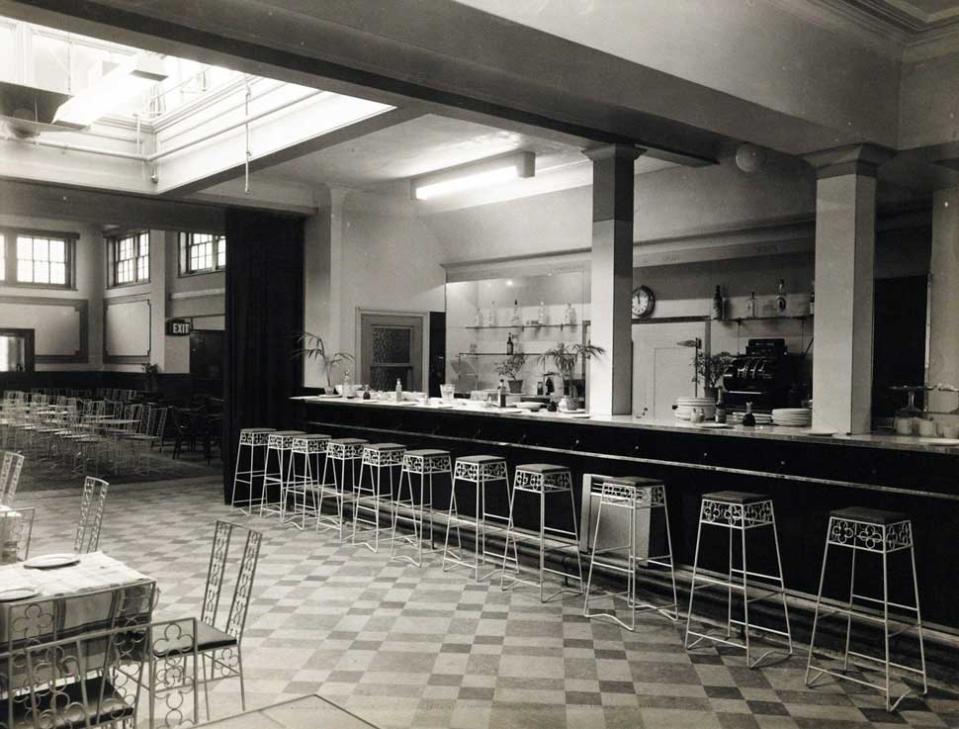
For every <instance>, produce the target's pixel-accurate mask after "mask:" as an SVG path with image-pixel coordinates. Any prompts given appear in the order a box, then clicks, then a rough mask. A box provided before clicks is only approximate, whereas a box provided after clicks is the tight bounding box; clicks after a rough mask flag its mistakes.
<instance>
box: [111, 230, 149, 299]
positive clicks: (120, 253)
mask: <svg viewBox="0 0 959 729" xmlns="http://www.w3.org/2000/svg"><path fill="white" fill-rule="evenodd" d="M110 249H111V252H112V257H113V285H114V286H121V285H123V284H131V283H140V282H143V281H149V280H150V234H149V233H147V232H145V231H144V232H142V233H133V234H132V235H128V236H126V237H124V238H113V239H111V240H110Z"/></svg>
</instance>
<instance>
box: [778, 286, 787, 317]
mask: <svg viewBox="0 0 959 729" xmlns="http://www.w3.org/2000/svg"><path fill="white" fill-rule="evenodd" d="M776 311H777V312H778V314H779V315H780V316H782V315H784V314H785V313H786V279H784V278H781V279H779V286H778V288H777V290H776Z"/></svg>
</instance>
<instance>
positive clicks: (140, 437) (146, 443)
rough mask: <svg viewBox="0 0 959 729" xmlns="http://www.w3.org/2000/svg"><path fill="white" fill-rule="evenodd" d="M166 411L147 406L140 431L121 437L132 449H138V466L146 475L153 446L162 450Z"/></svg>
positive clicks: (160, 406) (157, 407)
mask: <svg viewBox="0 0 959 729" xmlns="http://www.w3.org/2000/svg"><path fill="white" fill-rule="evenodd" d="M168 410H169V408H168V407H166V406H164V405H151V406H149V407H148V408H147V414H146V417H145V418H144V419H143V420H142V421H141V422H142V423H143V428H142V430H139V429H138V430H137V431H136V432H133V433H125V434H124V435H123V437H124V438H125V439H126V440H128V441H129V442H130V443H131V445H132V446H133V447H134V448H136V447H138V446H139V447H140V449H141V450H140V451H139V456H140V465H141V466H142V467H143V469H144V470H145V471H146V473H150V453H151V451H152V450H153V446H154V445H157V446H159V448H160V449H161V450H162V448H163V432H164V428H166V418H167V411H168Z"/></svg>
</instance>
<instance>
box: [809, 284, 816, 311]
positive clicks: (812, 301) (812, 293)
mask: <svg viewBox="0 0 959 729" xmlns="http://www.w3.org/2000/svg"><path fill="white" fill-rule="evenodd" d="M815 313H816V280H815V279H813V282H812V286H811V287H810V289H809V316H813V315H814V314H815Z"/></svg>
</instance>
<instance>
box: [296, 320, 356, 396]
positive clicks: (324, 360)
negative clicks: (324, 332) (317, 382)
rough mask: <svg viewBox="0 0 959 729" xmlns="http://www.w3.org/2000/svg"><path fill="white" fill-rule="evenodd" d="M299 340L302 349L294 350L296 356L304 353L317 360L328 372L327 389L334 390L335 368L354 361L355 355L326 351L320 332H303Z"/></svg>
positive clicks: (305, 355) (308, 357) (307, 356)
mask: <svg viewBox="0 0 959 729" xmlns="http://www.w3.org/2000/svg"><path fill="white" fill-rule="evenodd" d="M297 342H298V343H299V345H300V349H298V350H297V351H296V352H294V356H298V355H303V356H304V357H305V358H306V359H308V360H310V359H315V360H317V361H318V362H319V363H320V365H321V366H322V367H323V371H324V372H325V373H326V385H327V390H330V391H333V390H334V387H333V370H334V369H335V368H336V367H338V366H340V365H341V364H343V363H344V362H352V361H353V359H354V358H353V355H352V354H349V353H348V352H333V353H332V354H330V353H328V352H327V351H326V344H325V343H324V342H323V337H321V336H319V335H318V334H311V333H310V332H303V333H302V334H301V335H300V336H299V337H297Z"/></svg>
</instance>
